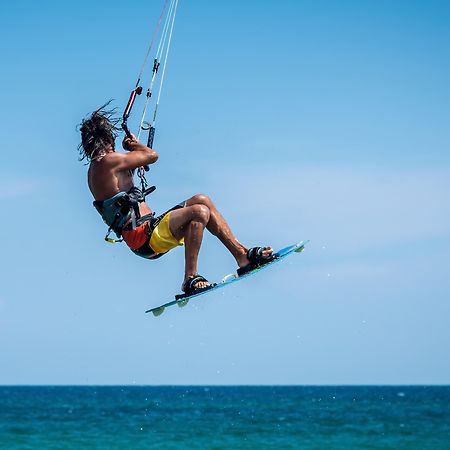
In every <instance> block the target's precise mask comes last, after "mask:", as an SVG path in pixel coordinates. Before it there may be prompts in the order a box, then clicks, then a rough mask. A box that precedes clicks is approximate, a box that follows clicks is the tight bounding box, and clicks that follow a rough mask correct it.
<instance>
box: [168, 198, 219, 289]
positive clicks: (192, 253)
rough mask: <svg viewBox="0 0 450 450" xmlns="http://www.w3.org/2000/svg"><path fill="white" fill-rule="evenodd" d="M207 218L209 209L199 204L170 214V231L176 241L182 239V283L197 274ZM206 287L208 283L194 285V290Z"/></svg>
mask: <svg viewBox="0 0 450 450" xmlns="http://www.w3.org/2000/svg"><path fill="white" fill-rule="evenodd" d="M209 218H210V211H209V208H208V207H207V206H205V205H201V204H195V205H189V206H186V207H185V208H181V209H176V210H174V211H172V212H171V213H170V221H169V227H170V231H171V232H172V234H173V236H174V237H175V238H176V239H181V238H184V246H185V269H184V281H186V280H187V279H188V278H189V277H192V276H193V275H196V274H197V261H198V253H199V251H200V246H201V243H202V239H203V231H204V229H205V226H206V224H207V223H208V221H209ZM206 286H208V283H206V282H203V281H201V282H199V283H197V284H196V288H203V287H206Z"/></svg>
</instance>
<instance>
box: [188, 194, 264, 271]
mask: <svg viewBox="0 0 450 450" xmlns="http://www.w3.org/2000/svg"><path fill="white" fill-rule="evenodd" d="M186 205H188V206H191V205H204V206H206V207H207V208H208V209H209V212H210V215H209V220H208V222H207V224H206V228H207V230H208V231H209V232H210V233H211V234H213V235H214V236H217V238H218V239H219V240H220V241H221V242H222V243H223V244H224V245H225V247H226V248H227V249H228V250H229V251H230V253H231V254H232V255H233V256H234V258H235V259H236V262H237V264H238V266H239V267H244V266H246V265H247V264H249V262H250V261H249V260H248V258H247V251H248V248H246V247H245V246H244V245H243V244H241V243H240V242H239V241H238V240H237V239H236V237H235V236H234V234H233V232H232V231H231V228H230V227H229V225H228V223H227V222H226V220H225V219H224V217H223V216H222V214H220V212H219V211H218V209H217V208H216V206H215V205H214V203H213V202H212V200H211V199H210V198H209V197H208V196H207V195H203V194H197V195H194V196H193V197H191V198H190V199H189V200H188V201H187V202H186ZM272 253H273V250H272V248H271V247H267V248H265V249H264V251H263V255H264V256H267V257H268V256H270V255H271V254H272Z"/></svg>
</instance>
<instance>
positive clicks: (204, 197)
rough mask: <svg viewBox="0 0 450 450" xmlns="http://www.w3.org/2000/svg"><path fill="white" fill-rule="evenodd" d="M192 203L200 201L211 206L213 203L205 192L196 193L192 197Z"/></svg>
mask: <svg viewBox="0 0 450 450" xmlns="http://www.w3.org/2000/svg"><path fill="white" fill-rule="evenodd" d="M190 203H192V204H196V203H200V204H201V205H206V206H208V207H210V206H211V205H212V200H211V199H210V198H209V197H208V196H207V195H205V194H196V195H194V196H193V197H191V199H190Z"/></svg>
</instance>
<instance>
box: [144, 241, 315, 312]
mask: <svg viewBox="0 0 450 450" xmlns="http://www.w3.org/2000/svg"><path fill="white" fill-rule="evenodd" d="M308 242H309V241H301V242H299V243H298V244H294V245H290V246H288V247H285V248H282V249H281V250H278V251H277V252H275V253H274V259H272V260H271V261H270V262H268V263H266V264H263V265H262V266H259V267H256V268H255V269H253V270H250V271H249V272H247V273H245V274H244V275H241V276H238V275H237V274H235V273H231V274H229V275H226V276H225V277H223V278H222V280H221V281H219V282H218V283H213V284H212V287H211V288H209V289H206V290H204V291H200V292H198V293H197V294H193V295H186V294H180V295H177V296H176V297H175V300H172V301H171V302H168V303H164V305H161V306H158V307H156V308H151V309H148V310H147V311H145V312H146V313H150V312H151V313H152V314H153V315H154V316H155V317H158V316H160V315H161V314H162V313H163V312H164V310H165V309H166V308H167V307H169V306H173V305H178V306H179V307H180V308H181V307H183V306H186V305H187V304H188V302H189V301H190V300H192V299H193V298H196V297H200V296H201V295H205V294H209V293H210V292H213V291H216V290H217V289H221V288H224V287H225V286H228V285H230V284H232V283H236V282H237V281H240V280H243V279H244V278H247V277H249V276H251V275H254V274H255V273H258V272H260V271H261V270H264V269H266V268H267V267H269V266H271V265H273V264H275V263H277V262H280V261H282V260H283V259H284V258H286V257H287V256H289V255H292V254H294V253H300V252H302V251H303V250H304V249H305V245H306V244H307V243H308Z"/></svg>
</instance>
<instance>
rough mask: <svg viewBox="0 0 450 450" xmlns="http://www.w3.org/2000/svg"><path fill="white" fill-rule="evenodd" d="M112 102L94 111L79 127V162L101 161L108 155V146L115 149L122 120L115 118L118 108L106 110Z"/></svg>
mask: <svg viewBox="0 0 450 450" xmlns="http://www.w3.org/2000/svg"><path fill="white" fill-rule="evenodd" d="M110 103H111V100H110V101H109V102H107V103H105V104H104V105H103V106H101V107H100V108H99V109H97V110H96V111H94V112H93V113H92V114H91V115H90V116H89V117H88V118H87V119H83V120H82V121H81V124H80V125H79V131H80V133H81V143H80V144H79V145H78V151H79V152H80V157H79V160H80V161H83V160H86V161H87V162H86V164H89V163H90V162H91V161H94V160H96V161H99V160H100V159H102V158H103V157H104V156H105V155H106V149H107V148H108V146H110V145H111V146H112V148H113V149H114V145H115V139H116V137H117V135H118V133H119V131H120V128H119V127H118V126H117V124H118V123H119V122H120V119H118V118H116V117H114V114H115V113H116V108H113V109H109V110H108V109H105V108H106V107H107V106H108V105H109V104H110Z"/></svg>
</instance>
